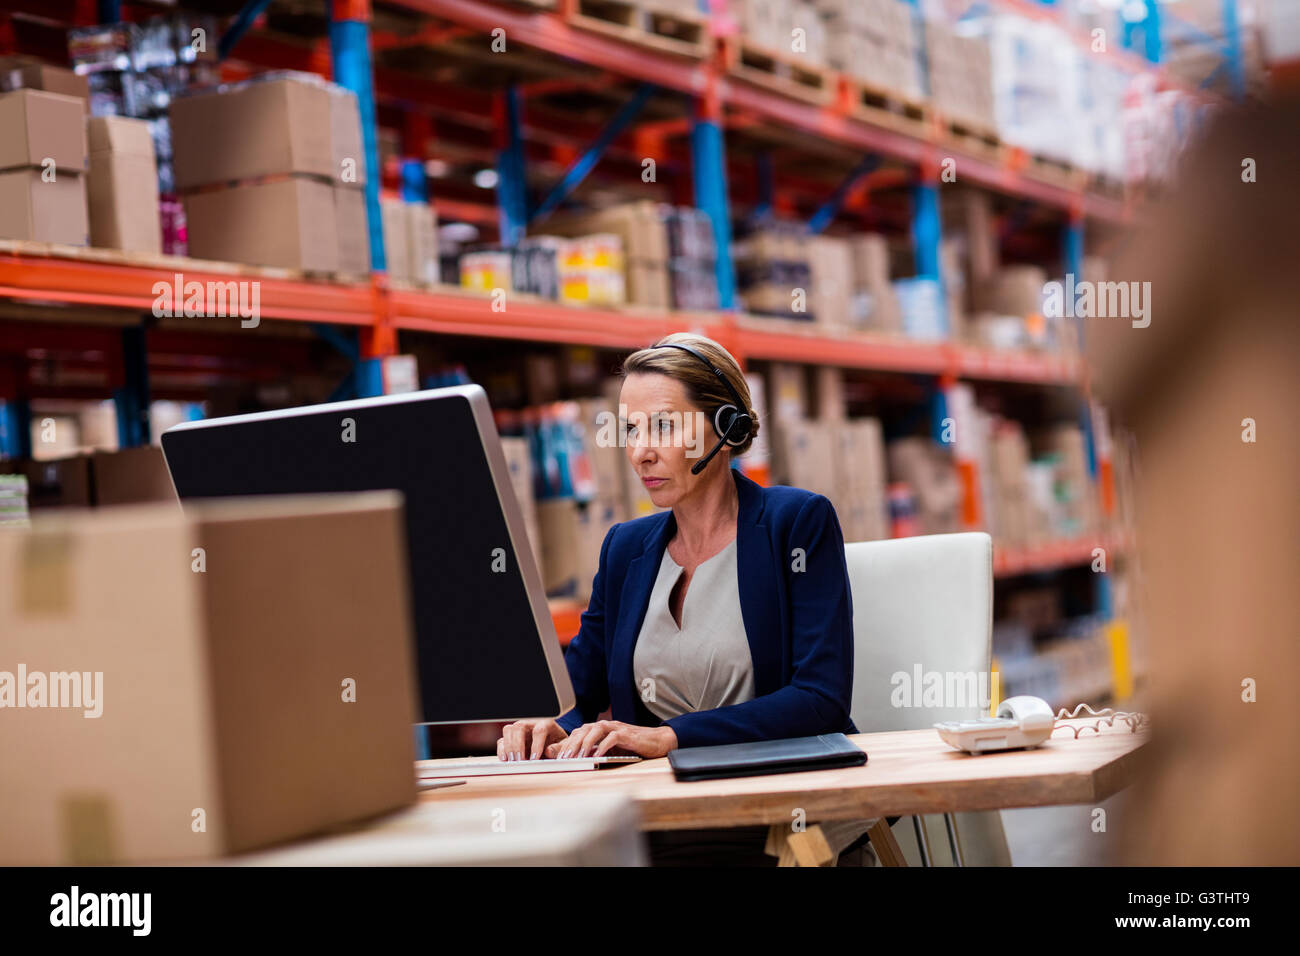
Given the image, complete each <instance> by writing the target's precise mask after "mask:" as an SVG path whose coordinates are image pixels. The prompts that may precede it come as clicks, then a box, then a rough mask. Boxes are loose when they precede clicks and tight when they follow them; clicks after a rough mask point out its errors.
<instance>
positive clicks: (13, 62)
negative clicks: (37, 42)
mask: <svg viewBox="0 0 1300 956" xmlns="http://www.w3.org/2000/svg"><path fill="white" fill-rule="evenodd" d="M0 90H3V91H6V92H8V91H10V90H44V91H45V92H46V93H58V94H60V95H62V96H75V97H77V98H78V99H80V100H81V101H82V103H83V110H84V111H85V112H86V113H87V114H88V113H89V112H90V81H89V80H88V79H87V78H86V77H84V76H78V75H77V74H76V73H74V72H73V71H72V70H69V69H67V68H66V67H62V66H51V65H50V64H48V63H42V62H41V61H39V60H35V59H32V58H31V57H25V56H0Z"/></svg>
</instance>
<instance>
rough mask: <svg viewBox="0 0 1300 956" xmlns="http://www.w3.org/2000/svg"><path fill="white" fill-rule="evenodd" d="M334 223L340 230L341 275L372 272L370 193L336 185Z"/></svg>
mask: <svg viewBox="0 0 1300 956" xmlns="http://www.w3.org/2000/svg"><path fill="white" fill-rule="evenodd" d="M331 188H332V191H333V193H334V221H335V224H336V225H337V228H338V239H339V272H344V273H348V274H349V275H363V274H365V273H367V272H369V271H370V221H369V219H368V217H367V216H366V194H365V193H364V192H363V191H362V190H360V189H352V188H350V187H348V186H340V185H335V186H333V187H331Z"/></svg>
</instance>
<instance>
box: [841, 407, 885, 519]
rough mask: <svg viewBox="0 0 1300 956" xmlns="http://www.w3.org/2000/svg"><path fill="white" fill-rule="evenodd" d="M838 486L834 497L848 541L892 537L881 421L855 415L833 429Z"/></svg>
mask: <svg viewBox="0 0 1300 956" xmlns="http://www.w3.org/2000/svg"><path fill="white" fill-rule="evenodd" d="M834 434H835V440H836V449H835V469H836V486H835V494H834V495H833V496H831V500H832V501H833V502H834V503H835V511H836V513H837V514H838V515H839V519H840V528H841V530H842V532H843V534H844V540H845V541H877V540H880V539H882V538H887V537H889V511H888V506H887V503H886V487H887V483H886V477H885V441H884V433H883V431H882V429H881V425H880V421H879V420H878V419H875V418H852V419H846V420H844V421H841V422H838V423H836V425H835V429H834Z"/></svg>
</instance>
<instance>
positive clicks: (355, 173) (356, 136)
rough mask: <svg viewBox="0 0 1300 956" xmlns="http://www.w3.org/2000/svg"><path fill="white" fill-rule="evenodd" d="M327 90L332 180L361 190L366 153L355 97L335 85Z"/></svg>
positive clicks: (364, 176) (364, 175)
mask: <svg viewBox="0 0 1300 956" xmlns="http://www.w3.org/2000/svg"><path fill="white" fill-rule="evenodd" d="M327 91H328V93H329V102H330V152H331V155H332V156H333V162H334V169H333V177H334V181H335V182H336V183H338V184H339V185H342V186H349V187H352V188H354V189H360V188H362V187H363V186H364V185H365V183H366V153H365V147H364V145H363V140H362V137H361V111H360V110H359V109H358V107H357V94H356V93H354V92H353V91H352V90H349V89H347V88H346V87H343V86H339V85H338V84H336V83H331V84H329V86H328V87H327Z"/></svg>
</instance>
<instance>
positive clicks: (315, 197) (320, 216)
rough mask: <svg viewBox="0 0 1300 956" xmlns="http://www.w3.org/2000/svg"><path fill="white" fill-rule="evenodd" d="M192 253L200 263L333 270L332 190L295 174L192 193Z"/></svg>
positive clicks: (188, 204)
mask: <svg viewBox="0 0 1300 956" xmlns="http://www.w3.org/2000/svg"><path fill="white" fill-rule="evenodd" d="M184 202H185V219H186V222H187V224H188V227H189V253H190V255H191V256H193V257H194V258H196V259H216V260H220V261H225V262H247V263H251V264H253V265H259V266H278V267H281V268H286V269H304V270H307V271H311V272H335V271H337V270H338V268H339V241H338V225H337V220H336V218H335V211H334V191H333V187H331V186H330V184H329V183H327V182H323V181H321V180H317V179H308V178H306V177H301V176H294V177H289V178H285V179H279V180H268V181H264V182H255V183H242V184H239V185H235V186H223V187H219V188H216V189H206V190H202V191H200V192H194V193H190V194H188V195H186V196H185V197H184Z"/></svg>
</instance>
